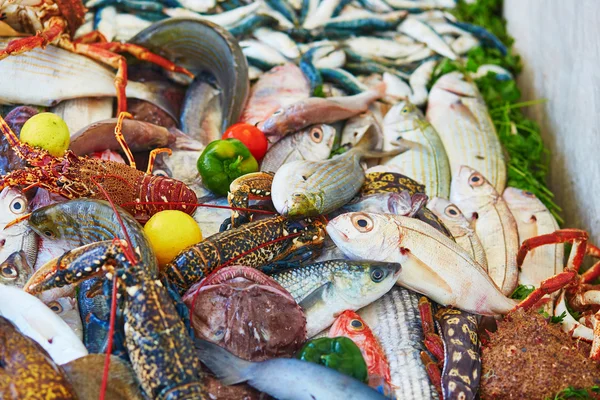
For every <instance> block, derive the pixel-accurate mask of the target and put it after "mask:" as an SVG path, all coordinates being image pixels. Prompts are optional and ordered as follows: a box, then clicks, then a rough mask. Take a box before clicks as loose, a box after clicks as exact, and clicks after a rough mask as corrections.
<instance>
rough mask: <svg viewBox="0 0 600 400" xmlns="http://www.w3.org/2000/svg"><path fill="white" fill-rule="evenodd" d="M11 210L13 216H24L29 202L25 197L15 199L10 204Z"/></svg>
mask: <svg viewBox="0 0 600 400" xmlns="http://www.w3.org/2000/svg"><path fill="white" fill-rule="evenodd" d="M9 209H10V211H11V212H12V213H13V214H23V213H24V212H25V210H27V200H26V199H25V198H24V197H20V196H19V197H15V198H14V199H13V201H11V202H10V206H9Z"/></svg>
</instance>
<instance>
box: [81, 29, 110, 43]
mask: <svg viewBox="0 0 600 400" xmlns="http://www.w3.org/2000/svg"><path fill="white" fill-rule="evenodd" d="M107 42H108V40H106V38H105V37H104V35H103V34H102V33H101V32H100V31H91V32H90V33H86V34H85V35H83V36H81V37H79V38H77V39H76V40H73V43H86V44H92V43H107Z"/></svg>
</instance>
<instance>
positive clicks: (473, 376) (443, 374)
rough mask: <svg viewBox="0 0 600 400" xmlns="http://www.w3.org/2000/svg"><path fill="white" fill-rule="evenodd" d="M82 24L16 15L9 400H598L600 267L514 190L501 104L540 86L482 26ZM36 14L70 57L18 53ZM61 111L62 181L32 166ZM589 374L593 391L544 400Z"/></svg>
mask: <svg viewBox="0 0 600 400" xmlns="http://www.w3.org/2000/svg"><path fill="white" fill-rule="evenodd" d="M54 5H56V7H55V9H56V10H55V12H56V15H54V14H53V16H52V18H50V19H48V18H47V17H48V15H47V12H46V10H42V9H40V8H39V7H37V8H36V7H34V6H23V5H13V4H8V3H6V4H3V3H2V4H0V14H6V15H7V18H6V19H1V20H0V35H1V36H3V38H1V39H0V48H5V47H6V50H0V86H1V87H6V88H7V90H5V91H3V92H2V93H0V104H1V105H3V108H2V110H0V111H1V113H0V114H1V115H2V117H5V118H2V117H0V133H1V137H2V140H3V142H2V143H1V144H0V173H1V174H2V175H1V176H0V370H2V371H5V372H6V373H5V374H2V373H0V398H3V399H4V398H7V399H13V398H15V399H17V398H49V397H53V396H54V397H60V398H94V397H99V398H111V399H112V398H115V399H125V400H129V399H141V398H150V399H183V398H194V399H196V398H197V399H238V398H248V399H259V398H263V397H264V396H271V397H274V398H281V399H338V398H339V399H342V398H343V399H386V398H387V399H455V398H459V399H476V398H482V399H487V398H512V397H514V394H515V393H527V394H529V393H532V396H533V394H535V395H537V394H543V395H544V396H546V395H549V396H551V395H554V394H556V393H560V391H561V389H566V386H570V387H571V386H572V385H575V386H577V385H579V386H585V387H573V388H572V391H577V390H584V391H585V390H586V389H588V386H591V385H592V384H593V385H595V384H597V383H598V382H597V380H594V379H592V378H590V377H591V376H592V375H593V374H592V375H590V371H595V370H597V369H598V364H597V361H598V360H600V333H599V330H598V329H596V328H597V326H598V325H597V322H596V321H597V319H598V318H600V314H599V311H598V308H599V307H598V306H599V305H600V298H599V297H598V290H597V287H596V285H594V284H593V283H594V282H595V280H596V279H597V278H598V277H600V263H598V264H595V265H594V266H593V267H591V268H590V269H588V270H587V271H585V272H582V271H580V267H581V264H582V262H583V259H584V257H585V256H589V257H593V258H600V249H599V248H597V247H595V246H593V245H592V244H591V243H588V234H587V233H586V232H584V231H581V230H577V229H559V225H558V223H557V221H556V219H555V218H554V217H553V215H552V212H551V211H550V210H549V209H548V208H547V207H546V206H545V205H544V203H543V202H542V199H540V198H538V197H536V196H535V195H534V194H533V193H530V192H528V191H525V190H521V189H518V188H516V187H511V186H508V185H510V184H512V183H511V180H510V174H508V175H507V166H506V162H507V159H505V150H506V149H504V148H503V146H502V143H501V140H500V137H499V135H498V133H497V131H496V129H497V127H496V125H495V124H494V122H493V121H492V117H491V114H493V112H492V113H490V111H489V110H488V106H487V105H486V101H484V95H485V92H484V94H482V92H481V91H480V89H479V88H478V85H477V82H476V79H478V78H481V77H486V79H491V80H493V82H496V81H504V80H506V79H513V78H512V75H511V74H510V73H509V72H508V71H506V70H505V69H504V68H502V67H500V66H498V65H481V66H480V67H479V68H478V69H477V68H473V67H472V65H469V63H470V61H471V59H470V58H467V57H468V56H467V54H471V51H473V50H476V49H485V50H482V51H491V52H493V53H494V54H496V53H497V54H502V55H506V53H507V51H509V50H508V49H507V48H506V46H505V44H503V43H502V42H501V41H500V40H499V39H498V38H497V37H496V36H495V35H494V34H492V33H491V32H490V31H488V30H486V29H485V28H484V27H479V26H475V25H472V24H470V23H468V22H465V21H459V20H457V19H456V18H455V17H454V15H453V14H452V13H451V12H450V11H451V10H452V9H454V8H455V7H458V8H459V9H460V8H461V7H464V6H465V3H463V2H462V1H458V2H456V1H455V0H408V1H405V0H355V1H351V0H350V1H349V0H258V1H246V0H169V1H107V0H88V1H86V2H85V4H83V3H81V2H77V1H74V3H73V5H74V6H76V7H74V8H73V7H71V8H69V7H66V6H64V5H63V4H61V3H60V2H58V3H56V4H54V3H52V2H50V3H49V5H48V7H51V6H52V7H53V6H54ZM84 6H85V7H84ZM84 8H85V9H87V11H86V10H84ZM25 12H26V13H28V14H27V16H28V17H27V18H29V19H27V20H26V21H27V22H28V23H29V24H30V25H31V27H33V28H35V29H34V30H43V31H44V34H46V35H48V34H50V33H52V32H55V31H57V30H60V31H61V32H62V36H60V35H59V36H60V37H59V36H57V37H55V38H54V39H52V38H49V39H48V40H47V41H48V43H46V42H44V43H43V44H44V46H41V44H42V43H39V44H38V43H37V42H36V43H33V41H35V40H37V39H35V38H40V37H41V36H31V38H26V39H27V40H30V41H31V43H33V44H32V45H31V48H29V47H23V48H20V47H19V48H15V47H18V46H20V45H23V43H24V42H23V41H19V40H18V39H17V41H15V38H18V37H19V36H20V35H22V34H25V33H26V31H27V30H28V29H29V25H27V24H25V23H24V22H22V21H21V20H19V21H21V22H17V21H16V17H15V16H16V15H21V16H23V18H25V14H26V13H25ZM84 13H85V16H84ZM171 17H176V18H171ZM23 21H25V20H23ZM26 25H27V26H26ZM38 25H39V26H38ZM33 28H32V29H33ZM77 28H78V29H77ZM29 30H31V29H29ZM4 36H6V38H4ZM50 39H52V40H50ZM113 40H115V41H127V42H122V43H121V42H113ZM46 44H48V45H47V46H46ZM42 47H43V48H42ZM113 52H120V53H125V52H126V53H129V54H130V55H132V56H135V57H137V58H139V59H142V60H146V61H150V63H137V64H132V65H130V66H127V62H126V61H127V60H126V58H124V57H121V56H116V55H114V56H113V55H112V54H113ZM115 54H116V53H115ZM159 54H160V56H159ZM109 55H110V56H111V57H113V58H110V57H109V59H110V60H117V58H116V57H119V58H118V60H117V61H114V62H112V63H107V56H109ZM163 57H164V58H163ZM94 60H96V61H94ZM101 62H104V63H107V65H109V66H110V67H112V68H113V69H114V71H112V70H110V69H107V68H105V67H104V66H102V65H101V64H100V63H101ZM448 62H452V63H454V64H452V65H460V66H461V67H460V68H458V69H457V70H452V71H450V72H448V71H445V69H444V68H445V66H446V65H448ZM149 64H155V65H149ZM463 66H464V67H463ZM444 72H448V73H444ZM41 77H44V78H43V79H42V78H41ZM127 78H130V80H129V81H128V83H127V84H125V82H126V81H127ZM115 87H116V88H117V91H116V92H115ZM113 98H116V99H117V101H116V102H115V101H114V99H113ZM115 103H116V104H115ZM8 105H10V106H11V107H10V108H8V107H6V106H8ZM13 105H18V106H17V107H15V108H13V107H12V106H13ZM115 106H116V107H115ZM44 111H51V112H52V113H54V116H53V117H52V118H55V116H57V115H58V116H59V117H61V118H62V120H63V121H64V125H65V129H66V132H62V133H64V135H66V136H69V140H68V142H67V145H65V147H64V149H62V150H61V151H60V152H58V153H57V154H54V153H53V152H52V151H51V150H53V148H52V149H51V148H50V147H52V146H50V145H51V144H52V143H50V145H49V144H48V143H47V142H45V141H38V142H36V141H34V140H32V139H31V131H32V128H31V126H32V124H33V123H34V121H44V119H43V118H46V117H48V114H47V113H45V112H44ZM38 126H41V128H39V129H37V130H35V131H36V132H34V133H36V134H38V135H41V137H43V135H44V134H48V136H53V138H56V137H58V134H56V132H54V131H53V128H52V127H49V126H44V125H38ZM34 138H37V136H35V135H34ZM509 156H510V154H509ZM565 243H569V244H571V245H572V249H571V255H570V256H569V258H568V261H566V264H565V261H564V256H565V246H564V244H565ZM497 320H503V321H502V322H500V323H499V324H498V325H497V324H496V321H497ZM519 326H522V327H524V328H525V329H526V330H527V332H531V335H529V336H527V337H526V338H525V339H523V337H517V336H518V335H516V336H515V335H514V334H513V333H514V332H517V331H518V329H519ZM496 330H497V331H496ZM569 336H571V337H572V338H574V339H577V340H579V343H584V344H583V345H581V346H580V348H578V349H575V348H574V347H573V345H572V343H574V342H573V341H572V339H571V338H570V337H569ZM519 343H521V344H523V346H526V347H527V351H524V350H523V349H521V344H519ZM540 343H542V344H543V343H546V344H547V345H548V346H550V347H551V348H552V349H554V350H552V351H554V352H555V353H556V354H553V355H552V357H551V356H550V355H549V353H548V351H545V352H544V351H542V350H540V349H541V348H542V347H544V346H541V347H540ZM561 346H563V347H564V346H567V347H568V348H563V347H561ZM482 348H483V351H482ZM529 349H531V351H529ZM546 350H548V349H546ZM562 352H564V353H565V354H569V355H570V356H572V357H575V358H574V359H575V361H576V362H575V363H574V364H572V366H571V368H572V369H571V370H569V371H566V367H565V365H566V364H565V363H562V362H561V363H560V368H563V369H565V371H566V372H565V376H567V375H568V379H567V378H566V377H561V376H558V375H557V376H554V377H552V379H550V378H548V379H546V380H543V381H544V382H546V381H548V382H550V383H551V385H549V386H547V387H544V388H541V389H539V390H538V389H537V388H535V387H533V386H532V384H531V383H532V382H528V384H526V385H524V386H519V385H520V384H521V383H523V382H522V380H519V379H516V378H514V376H516V375H517V374H516V372H515V371H517V372H518V373H520V374H522V375H523V376H538V375H543V374H546V375H547V377H548V376H550V375H552V374H551V373H549V372H547V371H549V369H548V368H549V367H548V366H549V364H548V362H550V361H552V359H553V357H554V358H556V357H557V354H558V355H560V354H562ZM527 354H530V355H529V356H528V355H527ZM532 354H538V355H539V357H537V356H536V357H533V356H532ZM548 360H550V361H548ZM538 362H540V363H545V364H543V365H542V367H543V368H541V367H540V369H539V370H538V371H536V372H535V373H532V372H531V371H529V370H533V369H535V368H537V367H536V363H538ZM550 369H551V368H550ZM28 371H30V373H28ZM567 372H568V373H567ZM5 375H6V376H5ZM7 377H8V379H7ZM541 381H542V378H540V382H541ZM13 382H14V383H13ZM533 384H535V382H533ZM522 388H524V389H526V390H524V389H522ZM593 388H594V386H591V389H590V390H592V391H593ZM569 390H571V389H569ZM526 397H529V395H527V396H526Z"/></svg>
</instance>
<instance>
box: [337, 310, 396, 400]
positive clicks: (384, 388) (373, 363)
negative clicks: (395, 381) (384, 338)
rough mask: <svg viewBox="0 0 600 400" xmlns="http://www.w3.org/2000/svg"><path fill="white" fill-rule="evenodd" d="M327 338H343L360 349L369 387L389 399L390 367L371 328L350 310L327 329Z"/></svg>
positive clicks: (390, 388)
mask: <svg viewBox="0 0 600 400" xmlns="http://www.w3.org/2000/svg"><path fill="white" fill-rule="evenodd" d="M328 335H329V337H330V338H334V337H339V336H344V337H347V338H349V339H351V340H352V341H353V342H354V343H356V345H357V346H358V347H359V348H360V352H361V353H362V355H363V357H364V359H365V362H366V363H367V370H368V373H369V386H371V387H372V388H373V389H375V390H377V391H378V392H380V393H381V394H384V395H386V396H387V397H389V394H390V392H391V390H392V387H391V381H392V378H391V376H390V366H389V363H388V361H387V359H386V358H385V353H384V352H383V349H382V348H381V345H380V344H379V342H377V339H376V338H375V336H374V335H373V332H372V331H371V328H369V326H368V325H367V324H366V323H365V322H364V321H363V320H362V318H361V317H360V315H358V314H357V313H355V312H354V311H352V310H346V311H344V312H343V313H341V314H340V316H339V317H337V319H336V320H335V322H334V323H333V325H332V326H331V328H330V329H329V334H328Z"/></svg>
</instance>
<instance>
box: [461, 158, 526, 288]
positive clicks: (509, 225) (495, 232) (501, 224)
mask: <svg viewBox="0 0 600 400" xmlns="http://www.w3.org/2000/svg"><path fill="white" fill-rule="evenodd" d="M450 201H452V202H453V203H454V204H456V205H457V206H458V208H460V210H461V211H462V212H463V214H464V216H465V217H466V218H467V220H469V221H472V223H473V226H474V228H475V233H477V236H478V237H479V240H481V244H482V245H483V250H484V251H485V256H486V258H487V262H488V273H489V275H490V277H491V278H492V280H493V281H494V282H495V283H496V285H498V287H499V288H500V289H501V290H502V293H504V294H505V295H506V296H510V295H511V294H512V292H513V291H514V290H515V288H516V287H517V280H518V277H519V270H518V267H517V252H518V251H519V233H518V230H517V223H516V221H515V218H514V217H513V215H512V213H511V212H510V210H509V208H508V205H507V204H506V202H505V201H504V199H503V198H502V196H500V194H498V192H497V191H496V189H494V187H493V186H492V185H491V183H490V182H489V181H488V180H487V179H485V177H484V176H483V175H482V174H480V173H479V172H477V171H475V170H474V169H472V168H469V167H467V166H464V165H463V166H462V167H461V168H460V169H459V171H458V174H457V175H456V176H455V177H454V179H452V187H451V193H450Z"/></svg>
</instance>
